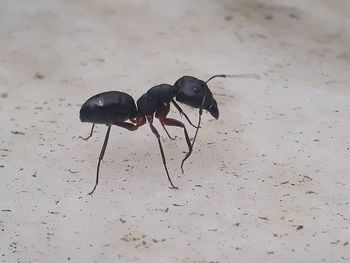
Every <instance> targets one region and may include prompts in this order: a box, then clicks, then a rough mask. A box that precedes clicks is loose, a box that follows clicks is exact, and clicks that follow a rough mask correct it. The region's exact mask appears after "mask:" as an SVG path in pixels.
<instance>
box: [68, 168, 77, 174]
mask: <svg viewBox="0 0 350 263" xmlns="http://www.w3.org/2000/svg"><path fill="white" fill-rule="evenodd" d="M68 172H70V173H72V174H76V173H78V172H79V171H72V170H71V169H68Z"/></svg>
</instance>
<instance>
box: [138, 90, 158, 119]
mask: <svg viewBox="0 0 350 263" xmlns="http://www.w3.org/2000/svg"><path fill="white" fill-rule="evenodd" d="M137 108H138V114H139V116H145V115H153V113H154V112H155V111H156V109H157V98H156V97H155V96H153V95H152V94H150V93H148V92H147V93H145V94H143V95H142V96H141V97H140V98H139V99H138V100H137Z"/></svg>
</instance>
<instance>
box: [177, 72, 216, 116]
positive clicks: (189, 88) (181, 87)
mask: <svg viewBox="0 0 350 263" xmlns="http://www.w3.org/2000/svg"><path fill="white" fill-rule="evenodd" d="M174 87H176V90H177V93H176V100H177V101H179V102H181V103H184V104H186V105H188V106H191V107H194V108H200V107H201V105H202V103H203V98H204V94H205V101H204V104H203V109H205V110H207V111H209V113H210V114H211V115H212V116H213V117H214V118H215V119H218V118H219V109H218V105H217V103H216V100H215V99H214V97H213V94H212V92H211V91H210V89H209V87H208V85H207V84H206V83H205V82H204V81H203V80H200V79H197V78H195V77H191V76H184V77H182V78H180V79H178V80H177V81H176V82H175V84H174Z"/></svg>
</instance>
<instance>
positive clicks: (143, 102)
mask: <svg viewBox="0 0 350 263" xmlns="http://www.w3.org/2000/svg"><path fill="white" fill-rule="evenodd" d="M216 77H253V78H254V77H255V78H257V75H252V74H242V75H214V76H212V77H211V78H209V79H208V80H207V81H206V82H204V81H203V80H200V79H197V78H194V77H190V76H184V77H182V78H180V79H178V80H177V81H176V82H175V84H174V85H173V86H172V85H169V84H161V85H157V86H154V87H152V88H151V89H149V90H148V91H147V92H146V93H145V94H144V95H142V96H141V97H140V98H139V99H138V100H137V107H136V104H135V101H134V99H133V98H132V97H131V96H130V95H129V94H127V93H124V92H120V91H108V92H103V93H100V94H97V95H95V96H93V97H91V98H90V99H88V100H87V101H86V102H85V103H84V104H83V105H82V107H81V109H80V120H81V121H82V122H89V123H92V128H91V132H90V135H89V136H88V137H86V138H82V137H80V138H82V139H84V140H87V139H89V138H90V137H91V136H92V134H93V130H94V127H95V124H105V125H107V126H108V128H107V132H106V135H105V139H104V142H103V146H102V150H101V153H100V156H99V159H98V164H97V172H96V183H95V186H94V188H93V189H92V191H91V192H90V193H89V195H91V194H93V192H94V191H95V189H96V187H97V185H98V180H99V171H100V164H101V161H102V159H103V156H104V154H105V150H106V147H107V143H108V138H109V133H110V130H111V127H112V125H116V126H119V127H122V128H124V129H127V130H129V131H135V130H137V129H138V127H140V126H142V125H144V124H145V123H146V121H147V122H148V124H149V126H150V128H151V130H152V132H153V134H154V135H155V136H156V137H157V140H158V144H159V149H160V152H161V156H162V160H163V165H164V168H165V171H166V174H167V177H168V180H169V183H170V185H171V187H172V188H173V189H177V187H176V186H174V184H173V183H172V181H171V178H170V176H169V172H168V168H167V166H166V160H165V155H164V151H163V147H162V144H161V141H160V135H159V133H158V131H157V129H156V128H155V127H154V126H153V118H154V117H155V118H157V119H159V121H160V123H161V125H162V126H163V128H164V129H165V131H166V133H167V135H168V136H169V138H170V139H174V138H172V137H171V136H170V134H169V133H168V131H167V130H166V128H165V126H176V127H181V128H183V130H184V135H185V139H186V143H187V146H188V152H187V154H186V155H185V157H184V159H183V160H182V163H181V170H182V172H183V164H184V162H185V160H186V159H187V158H188V157H189V156H190V155H191V153H192V149H193V145H194V142H195V139H196V137H197V133H198V129H199V127H200V123H201V115H202V111H203V109H205V110H207V111H209V113H210V114H211V115H212V116H213V117H214V118H215V119H218V118H219V109H218V107H217V102H216V101H215V99H214V97H213V94H212V92H211V91H210V89H209V87H208V86H207V83H208V82H209V81H210V80H212V79H213V78H216ZM174 98H176V101H179V102H181V103H183V104H186V105H188V106H191V107H194V108H199V119H198V124H197V125H194V124H192V122H191V121H190V119H189V118H188V116H187V115H186V114H185V113H184V112H183V111H182V109H181V108H180V106H179V105H178V104H177V103H176V101H175V100H174ZM170 103H173V104H174V106H175V107H176V109H177V110H178V111H179V112H180V114H183V115H184V116H185V118H186V120H187V121H188V122H189V123H190V125H192V126H193V127H195V128H196V133H195V136H194V138H193V141H192V143H191V141H190V138H189V136H188V133H187V130H186V127H185V125H184V124H183V123H182V122H181V121H179V120H176V119H172V118H167V115H168V113H169V110H170ZM127 120H129V121H130V122H127Z"/></svg>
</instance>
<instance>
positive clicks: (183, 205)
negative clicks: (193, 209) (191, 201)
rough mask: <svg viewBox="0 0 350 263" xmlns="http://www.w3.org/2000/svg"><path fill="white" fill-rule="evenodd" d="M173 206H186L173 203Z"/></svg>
mask: <svg viewBox="0 0 350 263" xmlns="http://www.w3.org/2000/svg"><path fill="white" fill-rule="evenodd" d="M173 206H184V204H182V205H180V204H175V203H173Z"/></svg>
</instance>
